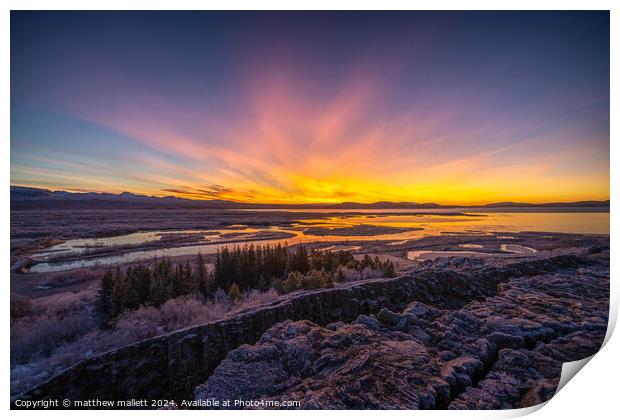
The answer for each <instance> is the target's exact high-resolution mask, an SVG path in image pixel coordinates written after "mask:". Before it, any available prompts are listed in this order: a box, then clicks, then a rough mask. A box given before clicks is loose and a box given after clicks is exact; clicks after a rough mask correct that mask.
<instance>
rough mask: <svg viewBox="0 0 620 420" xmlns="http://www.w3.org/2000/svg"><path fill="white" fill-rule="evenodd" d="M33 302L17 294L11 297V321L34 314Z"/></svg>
mask: <svg viewBox="0 0 620 420" xmlns="http://www.w3.org/2000/svg"><path fill="white" fill-rule="evenodd" d="M32 309H33V308H32V301H31V300H30V299H29V298H27V297H26V296H22V295H18V294H16V293H14V294H12V295H11V319H17V318H22V317H24V316H28V315H30V314H32Z"/></svg>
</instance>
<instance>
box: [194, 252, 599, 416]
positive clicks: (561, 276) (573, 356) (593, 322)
mask: <svg viewBox="0 0 620 420" xmlns="http://www.w3.org/2000/svg"><path fill="white" fill-rule="evenodd" d="M548 263H551V262H550V261H548ZM533 265H535V264H533ZM512 269H514V267H512ZM607 270H608V269H607V267H606V266H605V265H604V264H603V265H598V266H597V265H594V267H590V269H588V270H585V269H579V268H564V269H562V270H557V271H556V272H555V273H552V274H551V273H550V274H540V275H525V276H516V277H513V278H510V279H509V280H507V281H501V282H498V283H497V286H496V287H495V288H494V290H495V294H494V295H490V296H487V297H486V298H484V297H481V296H482V295H480V294H479V295H478V297H479V298H478V299H473V300H471V301H470V302H469V303H466V304H464V305H463V306H461V307H460V308H456V307H455V306H452V305H449V304H448V305H446V304H444V305H440V304H437V302H433V303H434V304H428V303H429V300H431V299H426V301H427V303H422V302H420V301H413V302H412V303H410V304H409V305H408V306H407V307H406V308H405V309H404V310H403V311H402V312H400V313H396V312H393V311H392V310H390V309H389V308H388V307H387V306H385V307H384V308H382V309H381V310H380V311H378V314H377V316H376V317H375V316H373V315H370V316H366V315H360V316H358V317H357V319H356V320H355V321H354V322H352V323H343V322H338V323H334V324H329V325H326V326H325V327H321V326H319V325H317V324H315V323H313V322H309V321H298V322H293V321H286V322H283V323H279V324H277V325H275V326H274V327H272V328H270V329H269V330H268V331H267V332H266V333H265V334H264V335H263V336H262V337H261V339H260V340H259V341H258V343H256V344H255V345H242V346H240V347H239V348H237V349H235V350H233V351H232V352H231V353H230V354H229V355H228V357H227V358H226V359H225V360H224V361H223V362H222V364H221V365H220V366H219V367H218V368H217V369H216V370H215V372H214V373H213V375H211V377H210V378H209V380H208V381H207V382H206V384H204V385H201V386H199V387H197V389H196V398H197V399H198V400H208V399H216V400H226V399H230V400H235V399H241V400H268V401H299V402H300V403H301V405H300V408H304V409H362V408H363V409H430V408H449V409H501V408H516V407H526V406H531V405H536V404H539V403H541V402H544V401H546V400H548V399H549V398H551V397H552V396H553V394H554V392H555V390H556V388H557V385H558V381H559V378H560V372H561V365H562V363H563V362H565V361H572V360H578V359H582V358H584V357H587V356H590V355H592V354H593V353H595V352H596V351H597V350H598V349H599V347H600V346H601V344H602V341H603V338H604V335H605V332H606V328H607V313H608V293H609V278H608V271H607ZM498 274H499V273H495V276H494V277H493V278H495V279H497V280H499V278H498ZM499 277H501V276H499ZM470 280H471V279H470Z"/></svg>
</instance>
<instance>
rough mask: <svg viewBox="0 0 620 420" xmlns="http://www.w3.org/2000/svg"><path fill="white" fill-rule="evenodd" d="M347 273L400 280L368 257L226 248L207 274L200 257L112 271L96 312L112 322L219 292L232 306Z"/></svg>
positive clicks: (264, 247)
mask: <svg viewBox="0 0 620 420" xmlns="http://www.w3.org/2000/svg"><path fill="white" fill-rule="evenodd" d="M345 269H346V270H355V271H358V272H361V271H363V270H365V269H372V270H378V271H379V272H380V273H381V275H383V276H384V277H394V276H395V275H396V274H395V268H394V264H393V263H392V262H391V261H390V260H385V261H381V260H380V259H379V258H377V257H375V258H374V259H373V258H371V257H370V256H368V255H365V256H364V258H363V259H361V260H358V259H356V258H355V257H354V256H353V254H351V252H349V251H338V252H330V251H320V250H312V251H311V252H309V251H308V250H307V248H306V247H305V246H303V245H300V246H297V247H286V246H282V245H281V244H277V245H275V246H271V245H258V246H255V245H253V244H252V245H245V246H243V247H239V246H238V247H234V248H232V249H229V248H228V247H224V248H222V249H220V250H219V251H218V252H217V254H216V256H215V262H214V267H213V269H212V270H207V266H206V261H205V258H204V256H203V255H202V254H198V255H197V256H196V258H195V260H194V261H193V263H190V262H184V263H177V264H173V263H172V261H171V260H170V259H169V258H166V257H163V258H160V259H157V260H154V261H152V262H151V263H150V264H146V265H145V264H142V263H141V264H138V265H137V266H133V267H129V268H127V269H126V270H125V271H123V270H121V269H120V268H119V267H116V268H115V269H108V270H107V271H106V273H105V274H104V275H103V277H102V279H101V281H100V289H99V293H98V307H99V309H100V311H101V312H102V314H103V315H104V316H105V317H106V318H107V319H110V318H114V317H116V316H117V315H118V314H120V313H121V312H123V311H124V310H127V309H136V308H138V307H139V306H142V305H153V306H160V305H162V304H163V303H164V302H166V301H167V300H168V299H173V298H176V297H179V296H184V295H195V296H197V297H198V298H201V299H204V300H206V299H209V298H212V297H213V296H214V295H215V293H216V292H218V291H219V292H218V293H219V294H224V293H225V294H227V295H228V297H229V299H230V300H231V301H238V300H240V299H241V297H242V295H243V292H245V291H248V290H251V289H257V290H261V291H267V290H269V289H270V288H274V289H276V290H277V291H278V292H279V293H290V292H292V291H295V290H300V289H306V290H309V289H316V288H324V287H330V286H332V284H333V283H334V282H340V281H344V280H345V276H344V270H345Z"/></svg>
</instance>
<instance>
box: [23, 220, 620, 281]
mask: <svg viewBox="0 0 620 420" xmlns="http://www.w3.org/2000/svg"><path fill="white" fill-rule="evenodd" d="M392 212H394V211H392ZM381 213H382V212H381V211H374V212H373V213H372V214H358V215H348V216H334V217H327V218H317V219H306V220H300V221H299V223H298V224H296V225H294V226H292V227H290V228H283V227H269V228H250V227H245V226H240V225H231V226H230V227H229V228H227V229H217V231H214V230H203V231H200V230H186V231H150V232H136V233H132V234H129V235H122V236H115V237H109V238H87V239H73V240H69V241H66V242H63V243H61V244H58V245H55V246H53V247H50V248H48V249H47V250H45V251H44V252H40V253H39V254H37V255H35V256H34V258H35V259H40V260H42V262H39V263H36V264H34V265H32V266H31V267H30V272H35V273H44V272H55V271H64V270H69V269H74V268H81V267H89V266H94V265H109V264H121V263H127V262H133V261H138V260H142V259H152V258H157V257H162V256H171V257H173V256H180V255H192V254H198V253H203V254H212V253H215V252H217V250H218V249H220V248H222V247H224V246H228V247H231V246H237V245H244V244H245V245H249V244H269V245H275V244H278V243H280V244H288V245H295V244H300V243H318V242H321V243H324V242H328V243H339V244H340V245H339V246H338V247H337V248H334V249H338V248H339V249H342V248H345V249H347V247H348V249H351V250H355V249H357V248H352V247H351V246H350V245H348V244H347V242H350V241H355V242H360V241H389V242H388V243H389V244H392V245H394V246H396V245H399V244H404V243H406V242H407V241H408V240H410V239H416V238H420V237H424V236H437V235H446V234H450V235H461V234H462V235H468V236H476V235H479V236H487V235H491V234H492V232H520V231H532V232H536V231H538V232H558V233H581V234H586V233H589V234H609V213H531V212H530V213H527V212H523V213H479V212H476V213H472V214H469V215H454V216H450V215H445V214H442V215H424V214H414V213H412V214H400V215H389V214H388V215H384V214H381ZM358 225H375V226H386V227H397V228H411V229H418V230H410V231H405V232H399V233H387V234H379V235H355V234H350V235H345V236H343V235H309V234H305V233H304V231H303V230H304V229H305V228H309V227H317V226H319V227H329V228H334V227H354V226H358ZM265 232H267V233H278V232H284V233H287V234H289V235H292V237H289V238H287V239H271V238H269V237H268V235H267V239H261V240H256V239H257V238H258V237H260V236H261V235H264V233H265ZM353 233H354V232H353ZM174 234H176V235H179V236H182V235H191V236H192V238H194V239H197V238H198V240H193V241H192V244H191V245H182V244H181V245H179V244H177V246H172V245H170V244H168V246H166V243H165V242H162V247H160V248H157V249H154V248H151V249H143V250H130V249H128V250H126V251H123V252H122V253H116V254H112V255H106V256H98V257H95V256H93V257H84V258H70V259H69V258H68V259H66V260H64V261H56V262H52V261H49V262H45V259H47V258H53V257H56V258H57V257H58V256H59V255H63V254H66V255H67V256H69V255H71V256H73V257H75V256H76V255H73V254H75V253H79V252H83V251H85V250H90V249H93V248H97V247H123V246H132V245H136V246H138V245H140V244H144V243H149V242H153V241H158V240H163V239H164V238H167V237H169V236H170V235H174ZM505 238H508V237H505ZM223 242H226V243H223ZM465 245H466V246H464V247H463V248H477V246H475V245H476V244H465ZM508 247H509V248H507V249H505V251H508V252H523V251H524V250H523V249H517V248H514V245H508ZM427 252H428V251H427ZM459 254H461V255H463V254H475V252H473V251H461V252H459ZM78 256H79V255H78Z"/></svg>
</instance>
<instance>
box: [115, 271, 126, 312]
mask: <svg viewBox="0 0 620 420" xmlns="http://www.w3.org/2000/svg"><path fill="white" fill-rule="evenodd" d="M113 277H114V286H113V288H112V316H113V317H116V316H118V315H119V314H120V313H121V312H123V310H125V308H126V307H127V284H126V283H125V276H124V274H123V272H122V271H121V269H120V268H119V267H116V270H115V271H114V276H113Z"/></svg>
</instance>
